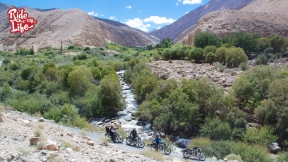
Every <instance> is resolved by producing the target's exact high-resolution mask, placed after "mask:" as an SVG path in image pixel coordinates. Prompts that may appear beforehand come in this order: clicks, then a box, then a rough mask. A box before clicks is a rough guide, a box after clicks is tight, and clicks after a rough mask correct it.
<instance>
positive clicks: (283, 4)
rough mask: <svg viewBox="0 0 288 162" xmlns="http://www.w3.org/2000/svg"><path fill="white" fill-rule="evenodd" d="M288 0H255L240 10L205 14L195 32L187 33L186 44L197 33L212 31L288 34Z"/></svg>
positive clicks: (190, 42) (219, 33)
mask: <svg viewBox="0 0 288 162" xmlns="http://www.w3.org/2000/svg"><path fill="white" fill-rule="evenodd" d="M286 10H287V0H254V1H253V2H251V3H249V4H248V5H246V6H244V7H243V8H241V9H239V10H230V11H228V10H223V11H215V12H211V13H209V14H207V15H206V16H204V17H202V18H201V19H200V20H199V21H198V23H197V26H196V27H195V29H194V30H193V32H191V33H190V34H189V35H188V36H186V37H184V38H183V39H182V41H183V42H184V44H190V45H193V40H194V35H195V34H197V33H200V32H203V31H211V32H213V33H216V34H217V35H219V36H222V35H226V34H228V35H229V33H233V32H237V31H240V30H241V31H244V32H247V33H251V32H254V33H257V34H259V35H261V36H264V37H268V36H270V35H272V34H278V35H281V36H288V13H287V12H285V11H286Z"/></svg>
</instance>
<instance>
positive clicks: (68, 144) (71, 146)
mask: <svg viewBox="0 0 288 162" xmlns="http://www.w3.org/2000/svg"><path fill="white" fill-rule="evenodd" d="M62 145H63V147H65V148H68V147H70V148H74V145H73V144H71V143H70V142H68V141H62Z"/></svg>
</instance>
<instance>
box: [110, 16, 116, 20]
mask: <svg viewBox="0 0 288 162" xmlns="http://www.w3.org/2000/svg"><path fill="white" fill-rule="evenodd" d="M109 19H110V20H117V18H116V17H115V16H110V17H109Z"/></svg>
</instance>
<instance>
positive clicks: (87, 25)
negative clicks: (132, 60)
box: [0, 3, 157, 51]
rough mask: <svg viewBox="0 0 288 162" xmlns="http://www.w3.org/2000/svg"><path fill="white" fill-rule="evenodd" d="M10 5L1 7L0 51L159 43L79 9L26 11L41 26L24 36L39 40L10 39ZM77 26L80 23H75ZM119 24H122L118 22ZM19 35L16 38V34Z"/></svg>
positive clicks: (127, 27) (132, 29) (140, 33)
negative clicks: (113, 43) (107, 44)
mask: <svg viewBox="0 0 288 162" xmlns="http://www.w3.org/2000/svg"><path fill="white" fill-rule="evenodd" d="M10 7H12V6H11V5H5V4H2V3H1V4H0V9H1V11H2V12H0V15H1V18H0V49H2V50H10V51H13V50H16V49H17V48H19V47H20V46H21V47H24V48H31V46H33V48H34V50H35V51H37V50H38V49H42V48H45V47H47V46H51V47H54V48H60V42H62V44H63V47H64V48H65V47H67V46H68V45H70V44H74V45H76V46H90V47H100V46H105V45H106V42H115V43H118V44H121V45H124V46H147V45H149V44H152V45H154V44H156V43H157V40H156V39H154V38H153V37H150V36H149V35H147V34H145V33H144V32H142V31H139V30H137V29H134V28H131V27H129V26H127V25H124V24H123V25H121V26H117V25H115V24H114V25H113V24H112V23H107V22H108V21H110V20H107V21H106V22H105V21H103V20H98V19H95V18H94V17H92V16H90V15H88V14H87V13H85V12H84V11H82V10H80V9H75V8H74V9H68V10H60V9H53V10H50V9H49V10H45V9H44V10H43V9H42V10H40V11H39V10H38V9H34V8H29V7H24V8H25V10H26V12H28V14H29V17H33V18H35V19H36V20H37V21H38V23H37V24H36V26H35V28H33V29H32V30H30V31H27V32H26V33H25V34H26V35H28V36H30V35H35V36H36V38H9V36H11V35H12V34H10V32H9V29H10V25H9V22H8V16H7V13H6V12H7V10H8V9H9V8H10ZM76 22H77V23H76ZM119 23H120V22H119ZM16 35H17V34H16Z"/></svg>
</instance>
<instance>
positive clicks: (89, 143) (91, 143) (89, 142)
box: [86, 141, 94, 146]
mask: <svg viewBox="0 0 288 162" xmlns="http://www.w3.org/2000/svg"><path fill="white" fill-rule="evenodd" d="M86 143H87V144H88V145H90V146H94V142H93V141H87V142H86Z"/></svg>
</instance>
